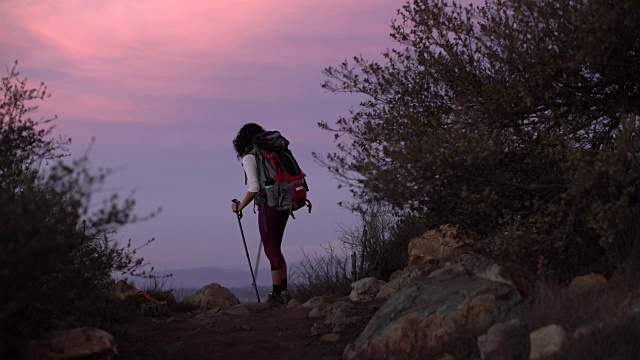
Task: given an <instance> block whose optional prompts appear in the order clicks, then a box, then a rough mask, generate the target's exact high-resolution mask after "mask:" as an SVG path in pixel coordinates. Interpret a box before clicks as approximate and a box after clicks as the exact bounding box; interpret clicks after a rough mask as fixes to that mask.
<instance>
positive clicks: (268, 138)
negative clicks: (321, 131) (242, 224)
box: [249, 131, 311, 218]
mask: <svg viewBox="0 0 640 360" xmlns="http://www.w3.org/2000/svg"><path fill="white" fill-rule="evenodd" d="M249 154H253V155H254V156H256V163H257V164H258V177H259V182H260V192H259V193H258V196H257V197H256V205H268V206H270V207H272V208H274V209H277V210H280V211H288V212H289V214H291V216H292V217H293V218H295V216H293V212H294V211H296V210H298V209H300V208H303V207H305V206H307V207H308V208H309V212H311V202H310V201H309V199H307V191H309V187H308V186H307V181H306V179H305V174H304V173H303V172H302V170H301V169H300V166H299V165H298V162H297V161H296V159H295V157H294V156H293V154H292V153H291V151H290V150H289V141H288V140H287V139H285V137H284V136H282V135H281V134H280V132H278V131H265V132H263V133H261V134H258V135H256V136H255V137H254V138H253V143H252V145H251V150H250V151H249Z"/></svg>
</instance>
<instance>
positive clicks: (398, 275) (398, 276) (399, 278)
mask: <svg viewBox="0 0 640 360" xmlns="http://www.w3.org/2000/svg"><path fill="white" fill-rule="evenodd" d="M435 269H436V266H435V265H434V264H427V265H421V266H407V267H406V268H404V269H403V270H398V271H396V272H394V273H393V274H392V275H391V277H389V281H388V282H387V283H385V284H383V285H382V286H381V287H380V291H378V293H377V294H376V297H375V300H386V299H389V298H390V297H391V295H393V294H395V293H397V292H398V291H400V289H402V288H403V287H405V286H407V285H408V284H410V283H411V282H412V281H414V280H416V279H421V278H426V277H427V276H429V274H430V273H431V272H432V271H434V270H435Z"/></svg>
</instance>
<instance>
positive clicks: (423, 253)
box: [408, 225, 465, 265]
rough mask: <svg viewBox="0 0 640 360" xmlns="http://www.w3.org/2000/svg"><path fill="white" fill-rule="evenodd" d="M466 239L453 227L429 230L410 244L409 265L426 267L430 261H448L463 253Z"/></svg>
mask: <svg viewBox="0 0 640 360" xmlns="http://www.w3.org/2000/svg"><path fill="white" fill-rule="evenodd" d="M464 245H465V239H464V238H462V237H461V236H460V235H459V234H458V230H457V229H455V228H454V227H452V226H449V225H444V226H441V227H440V228H439V229H437V230H429V231H427V232H426V233H424V234H423V235H422V236H420V237H417V238H415V239H412V240H411V242H410V243H409V249H408V250H409V264H410V265H424V264H427V263H429V262H430V261H436V262H437V261H439V260H446V259H450V258H453V257H455V256H458V255H460V254H462V253H463V251H462V250H461V248H462V247H463V246H464Z"/></svg>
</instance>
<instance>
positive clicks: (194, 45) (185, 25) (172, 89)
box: [0, 0, 403, 123]
mask: <svg viewBox="0 0 640 360" xmlns="http://www.w3.org/2000/svg"><path fill="white" fill-rule="evenodd" d="M402 3H403V1H397V2H396V3H395V4H393V3H391V4H390V2H388V1H382V0H378V1H371V0H366V1H349V2H344V1H339V0H324V1H299V0H273V1H248V0H234V1H233V2H226V1H225V2H223V1H206V0H192V1H189V2H184V1H180V0H138V1H133V2H131V1H116V0H111V1H92V2H88V1H82V0H73V1H64V2H59V1H55V2H54V1H35V0H30V1H29V0H25V1H20V2H18V1H8V2H1V3H0V12H2V13H3V14H5V18H7V19H10V20H9V21H7V22H3V23H0V46H2V48H6V49H8V50H9V51H8V56H13V55H12V54H14V53H15V54H16V55H15V56H20V58H19V60H20V61H21V63H22V65H21V69H22V70H25V69H38V71H39V72H48V71H55V72H57V73H58V75H57V78H55V79H48V78H46V77H45V78H44V79H41V78H38V79H36V80H37V81H40V80H44V81H45V82H47V84H48V85H49V87H50V89H52V92H53V93H54V95H55V99H56V100H55V104H54V105H53V107H52V108H53V110H54V111H55V113H58V114H60V115H61V117H73V118H82V119H84V120H88V121H91V120H92V119H94V120H101V121H115V122H156V123H157V122H160V121H163V119H165V120H166V119H167V118H170V119H171V118H177V117H179V116H180V113H179V112H178V111H176V110H175V109H174V108H172V107H174V106H175V104H174V103H173V102H172V101H167V99H169V100H170V99H172V98H174V99H175V98H180V97H192V96H210V97H212V98H228V99H252V100H258V101H278V100H280V99H292V98H304V97H308V96H309V95H310V94H313V95H317V94H319V93H321V90H320V88H319V83H320V80H321V77H320V75H319V74H320V71H321V70H322V69H323V68H324V67H326V66H329V65H333V64H336V63H338V62H339V61H341V60H342V59H343V58H345V57H349V56H351V55H355V54H359V53H362V52H371V53H378V52H379V51H380V50H382V48H381V47H380V46H379V44H380V43H381V38H384V37H386V35H387V34H388V32H389V29H388V25H389V23H390V19H391V18H392V17H393V16H394V14H395V13H394V10H395V9H396V8H397V7H399V6H400V5H401V4H402ZM5 56H7V54H6V53H5ZM0 60H1V61H4V62H6V63H7V64H8V63H10V62H12V61H13V60H14V59H13V58H6V59H5V58H4V57H2V58H0ZM154 99H155V100H154ZM167 114H173V115H172V116H167Z"/></svg>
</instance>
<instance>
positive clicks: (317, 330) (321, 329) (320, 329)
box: [311, 323, 327, 336]
mask: <svg viewBox="0 0 640 360" xmlns="http://www.w3.org/2000/svg"><path fill="white" fill-rule="evenodd" d="M326 332H327V328H326V327H325V326H324V325H322V324H319V323H315V324H313V326H311V336H316V335H320V334H324V333H326Z"/></svg>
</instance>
